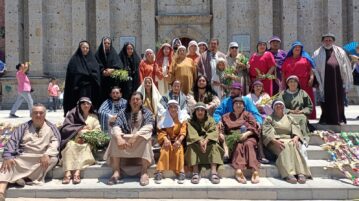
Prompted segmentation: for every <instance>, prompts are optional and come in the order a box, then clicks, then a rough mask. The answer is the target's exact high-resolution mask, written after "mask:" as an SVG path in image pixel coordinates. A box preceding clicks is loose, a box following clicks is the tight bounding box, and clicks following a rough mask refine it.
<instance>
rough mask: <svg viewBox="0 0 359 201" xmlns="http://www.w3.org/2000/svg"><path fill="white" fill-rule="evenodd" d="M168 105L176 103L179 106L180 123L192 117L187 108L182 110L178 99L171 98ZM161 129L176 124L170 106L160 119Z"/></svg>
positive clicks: (159, 125)
mask: <svg viewBox="0 0 359 201" xmlns="http://www.w3.org/2000/svg"><path fill="white" fill-rule="evenodd" d="M167 104H168V105H170V104H176V105H177V107H178V110H177V111H178V121H179V122H180V123H183V122H184V121H186V120H187V119H189V118H190V116H189V115H188V113H187V111H186V110H181V108H180V106H179V104H178V102H177V101H176V100H170V101H168V103H167ZM157 126H158V128H159V129H163V128H171V127H173V126H174V121H173V119H172V117H171V114H170V112H169V107H168V108H167V110H166V112H165V114H164V115H163V117H162V118H161V119H160V120H159V121H158V124H157Z"/></svg>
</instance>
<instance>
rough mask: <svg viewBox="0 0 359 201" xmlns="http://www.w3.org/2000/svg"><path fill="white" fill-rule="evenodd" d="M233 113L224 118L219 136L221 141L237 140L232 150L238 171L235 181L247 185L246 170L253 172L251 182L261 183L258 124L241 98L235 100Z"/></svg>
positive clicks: (233, 161)
mask: <svg viewBox="0 0 359 201" xmlns="http://www.w3.org/2000/svg"><path fill="white" fill-rule="evenodd" d="M232 107H233V112H230V113H227V114H225V115H223V116H222V119H221V122H222V124H223V127H222V129H221V130H220V134H219V141H220V142H223V141H225V136H231V135H232V136H231V137H233V138H234V139H237V140H236V142H235V143H234V146H233V147H232V148H231V149H232V153H231V154H230V155H231V158H232V167H233V168H234V169H235V170H236V173H235V179H236V180H237V181H238V182H239V183H242V184H245V183H247V180H246V178H245V176H244V173H243V171H244V169H246V168H248V169H251V170H252V178H251V182H252V183H253V184H256V183H259V167H260V163H259V162H258V160H257V150H256V148H257V144H258V140H259V130H258V129H257V122H256V120H255V119H254V117H253V115H252V114H251V113H250V112H247V111H245V110H244V100H243V99H242V98H241V97H237V98H235V99H233V106H232Z"/></svg>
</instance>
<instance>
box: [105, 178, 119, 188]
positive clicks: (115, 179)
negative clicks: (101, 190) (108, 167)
mask: <svg viewBox="0 0 359 201" xmlns="http://www.w3.org/2000/svg"><path fill="white" fill-rule="evenodd" d="M118 183H119V177H114V176H112V177H111V178H110V179H109V180H108V181H107V185H110V186H112V185H114V184H118Z"/></svg>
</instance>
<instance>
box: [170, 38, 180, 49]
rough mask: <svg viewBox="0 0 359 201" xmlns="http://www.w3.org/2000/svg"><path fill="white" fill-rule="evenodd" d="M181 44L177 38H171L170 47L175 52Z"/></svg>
mask: <svg viewBox="0 0 359 201" xmlns="http://www.w3.org/2000/svg"><path fill="white" fill-rule="evenodd" d="M181 45H182V42H181V40H180V39H179V38H174V39H173V40H172V49H173V51H175V52H177V50H178V47H179V46H181Z"/></svg>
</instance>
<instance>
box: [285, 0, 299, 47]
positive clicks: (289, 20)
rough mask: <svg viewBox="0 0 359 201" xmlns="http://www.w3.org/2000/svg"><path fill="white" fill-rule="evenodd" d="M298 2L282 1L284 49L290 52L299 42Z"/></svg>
mask: <svg viewBox="0 0 359 201" xmlns="http://www.w3.org/2000/svg"><path fill="white" fill-rule="evenodd" d="M297 25H298V22H297V1H285V0H283V1H282V36H281V37H282V38H281V40H282V47H283V49H285V50H289V49H290V46H291V44H292V43H293V42H294V41H296V40H297V38H298V36H297V30H298V29H297Z"/></svg>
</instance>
